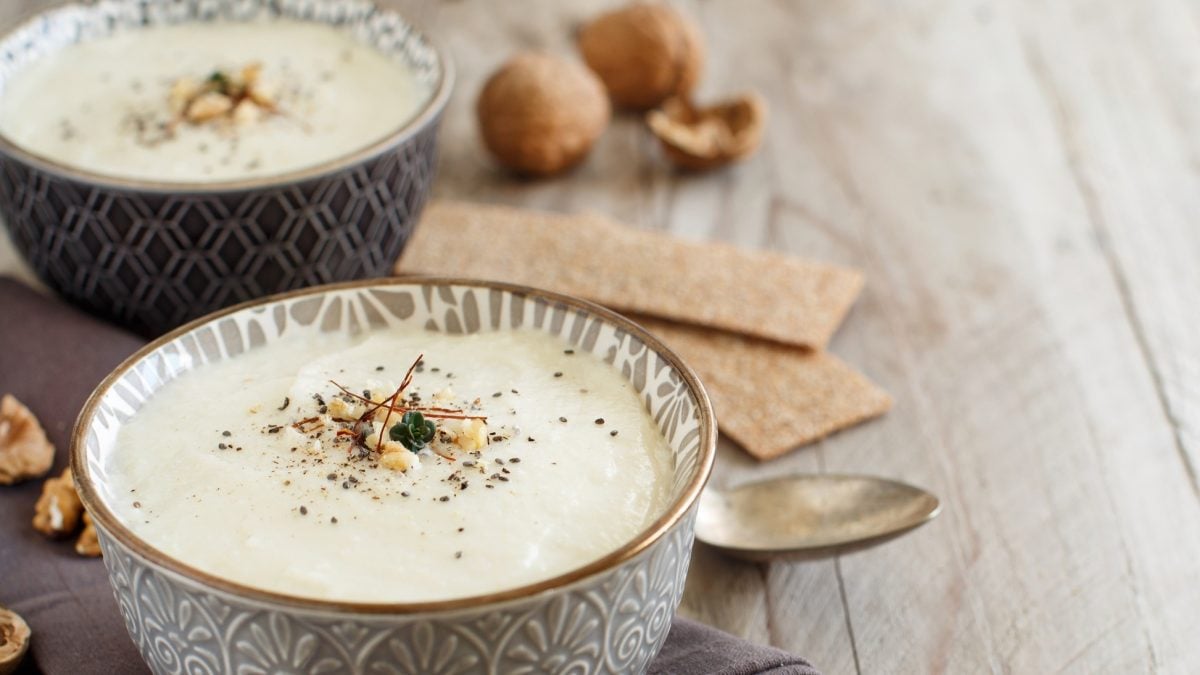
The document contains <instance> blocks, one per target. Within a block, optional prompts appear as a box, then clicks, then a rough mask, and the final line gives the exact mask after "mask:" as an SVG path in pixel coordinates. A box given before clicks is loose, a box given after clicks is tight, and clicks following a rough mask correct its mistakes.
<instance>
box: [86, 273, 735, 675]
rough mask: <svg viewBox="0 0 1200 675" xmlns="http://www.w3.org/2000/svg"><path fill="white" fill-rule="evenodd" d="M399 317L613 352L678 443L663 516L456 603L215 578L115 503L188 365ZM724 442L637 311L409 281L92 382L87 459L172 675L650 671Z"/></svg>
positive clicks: (279, 312) (508, 288) (151, 659)
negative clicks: (145, 409) (121, 471)
mask: <svg viewBox="0 0 1200 675" xmlns="http://www.w3.org/2000/svg"><path fill="white" fill-rule="evenodd" d="M396 325H409V326H419V327H425V328H427V329H429V330H434V331H444V332H449V333H473V332H477V331H490V330H509V329H512V328H521V327H523V328H530V329H535V330H541V331H545V332H547V333H550V334H551V335H555V336H558V337H560V338H561V339H562V340H563V341H564V342H565V343H566V344H568V345H570V346H572V347H573V348H574V349H576V350H579V351H587V352H591V353H594V354H597V355H599V356H601V357H602V358H604V359H605V360H606V361H608V362H609V363H611V364H613V366H614V367H615V368H616V369H617V370H619V371H620V372H621V373H622V374H623V375H624V376H625V377H626V378H628V380H629V381H630V382H631V383H633V386H634V388H635V389H636V390H637V391H638V392H639V393H640V395H641V397H642V399H643V400H644V402H645V404H646V406H647V409H648V410H649V411H650V413H651V415H652V416H653V418H654V420H655V422H656V423H657V424H658V426H659V428H660V429H661V430H662V432H663V434H664V435H665V436H666V438H667V440H668V444H669V446H670V448H671V450H672V453H673V459H674V478H673V485H672V496H671V500H670V503H669V505H668V506H667V508H666V510H665V512H664V513H663V515H662V517H660V518H659V519H658V520H656V521H655V522H654V523H653V524H652V525H651V526H650V527H648V528H647V529H645V530H644V531H643V532H641V533H639V534H638V535H637V536H636V537H635V538H634V539H633V540H632V541H630V542H628V543H627V544H626V545H624V546H622V547H621V548H620V549H618V550H616V551H614V552H612V553H611V554H609V555H606V556H604V557H603V558H601V559H599V560H596V561H593V562H591V563H589V564H587V565H585V566H583V567H580V568H578V569H575V570H572V571H570V572H568V573H566V574H563V575H561V576H557V577H554V578H552V579H548V580H545V581H542V582H539V583H536V584H532V585H529V586H525V587H521V588H515V589H511V590H506V591H501V592H497V593H492V594H488V595H482V596H477V597H469V598H461V599H454V600H447V601H440V602H422V603H407V604H395V603H393V604H364V603H346V602H329V601H321V600H312V599H307V598H302V597H294V596H288V595H283V594H279V593H272V592H267V591H262V590H258V589H255V588H250V587H247V586H243V585H240V584H238V583H235V582H232V581H228V580H225V579H221V578H218V577H214V576H212V575H209V574H206V573H204V572H201V571H199V570H196V569H194V568H192V567H190V566H188V565H187V564H185V563H183V562H181V561H179V560H176V559H174V558H172V557H171V556H169V555H167V554H165V553H163V552H162V551H159V550H157V549H155V548H154V547H153V546H151V545H149V544H148V543H146V542H145V541H142V540H141V539H139V538H138V537H137V536H136V535H135V534H133V532H131V531H130V530H129V529H128V528H127V527H125V525H123V524H122V523H121V522H120V521H119V520H118V519H117V518H116V516H114V515H113V511H112V510H111V509H110V508H109V507H108V504H107V503H106V496H105V495H106V493H107V490H106V489H105V481H106V476H105V466H106V464H107V462H106V458H107V457H109V456H110V455H111V454H112V453H115V452H120V447H119V445H118V443H117V433H118V431H119V429H120V428H121V425H122V424H123V423H124V422H125V421H126V420H128V419H129V417H130V416H131V415H132V414H133V413H134V412H135V411H136V410H137V409H138V408H139V407H140V406H141V405H142V404H143V403H144V402H145V401H146V400H147V399H149V398H151V397H153V396H154V393H155V392H156V391H157V390H158V389H160V388H161V387H162V386H163V385H165V384H166V383H168V382H170V381H171V380H172V379H173V378H175V377H178V376H179V375H180V374H181V373H183V372H186V371H188V370H191V369H193V368H195V367H197V366H199V365H200V364H203V363H207V362H210V361H220V360H223V359H227V358H230V357H232V356H236V355H237V354H240V353H242V352H244V351H246V350H253V349H258V348H261V347H263V346H264V345H267V344H269V343H271V342H272V341H273V340H276V339H278V338H279V337H280V336H283V335H289V336H290V335H295V334H297V333H299V334H305V333H308V334H317V333H323V332H325V333H327V332H337V331H346V332H350V333H363V332H370V331H374V330H380V329H386V328H387V327H389V326H396ZM715 445H716V421H715V419H714V417H713V413H712V409H711V406H710V404H709V401H708V398H707V396H706V395H705V393H704V389H703V388H702V386H701V385H700V382H699V380H698V379H697V378H696V375H695V374H694V373H693V372H692V370H691V369H690V368H688V367H687V366H686V365H685V364H684V363H683V362H682V361H680V359H679V358H678V357H677V356H675V354H673V353H672V352H671V351H670V350H668V349H667V348H666V347H664V346H663V345H662V343H660V342H659V341H658V340H657V339H656V338H654V337H653V336H651V335H650V334H648V333H647V332H646V331H645V330H643V329H642V328H640V327H639V326H637V325H636V324H634V323H633V322H631V321H629V320H628V319H626V318H624V317H621V316H620V315H618V314H615V313H613V312H611V311H608V310H606V309H604V308H602V307H599V306H597V305H594V304H591V303H588V302H585V301H582V300H578V299H575V298H571V297H567V296H563V295H558V294H555V293H549V292H546V291H539V290H535V289H531V288H526V287H521V286H514V285H509V284H501V283H492V282H480V281H465V280H450V279H393V280H389V281H361V282H352V283H350V284H343V285H335V286H326V287H321V288H315V289H309V290H305V291H299V292H294V293H289V294H286V295H280V296H275V297H271V298H266V299H264V300H260V301H255V302H252V303H248V304H244V305H240V306H238V307H234V308H231V309H227V310H224V311H221V312H219V313H216V314H213V315H211V316H209V317H207V318H204V319H201V320H199V321H197V322H193V323H191V324H188V325H186V326H183V327H181V328H179V329H177V330H175V331H173V332H172V333H169V334H168V335H165V336H163V337H162V338H160V339H158V340H155V341H154V342H152V343H150V344H149V345H147V346H146V347H145V348H143V349H142V350H140V351H139V352H138V353H136V354H134V355H133V356H132V357H130V358H129V359H128V360H127V361H126V362H125V363H123V364H122V365H121V366H119V367H118V368H117V369H116V370H115V371H114V372H113V373H112V374H111V375H110V376H109V377H108V378H107V379H105V380H104V382H103V383H101V384H100V386H99V387H98V388H97V389H96V391H95V392H94V393H93V394H92V397H91V398H90V399H89V400H88V402H87V404H86V405H85V406H84V408H83V412H82V413H81V414H80V417H79V420H78V422H77V424H76V428H75V434H74V438H73V443H72V448H71V464H72V467H73V469H74V472H75V481H76V485H77V486H78V488H79V494H80V497H81V498H82V499H83V503H84V505H85V506H86V507H87V510H88V511H89V512H90V513H91V514H92V517H93V519H94V521H95V524H96V529H97V531H98V533H99V536H100V545H101V548H102V549H103V551H104V561H105V564H106V565H107V566H108V571H109V577H110V581H111V583H112V586H113V590H114V591H115V593H116V597H117V601H118V603H119V605H120V608H121V614H122V615H123V617H124V619H125V624H126V626H127V627H128V629H129V634H130V636H131V637H132V638H133V641H134V643H136V644H137V647H138V649H139V650H140V651H141V653H142V656H143V657H144V658H145V659H146V662H147V663H148V664H149V665H150V667H151V669H152V670H153V671H154V672H156V673H190V674H198V673H272V672H296V673H300V672H311V673H467V672H487V673H572V674H583V673H601V672H613V673H616V672H621V673H625V672H641V671H643V670H645V668H646V667H647V665H648V664H649V663H650V660H651V659H652V658H653V657H654V655H655V654H656V653H657V652H658V650H659V648H660V647H661V646H662V643H663V641H664V639H665V638H666V636H667V631H668V630H669V629H670V626H671V619H672V617H673V615H674V613H675V609H676V607H677V606H678V604H679V600H680V597H681V595H682V593H683V584H684V578H685V576H686V575H687V568H688V560H689V558H690V555H691V548H692V535H693V525H694V522H695V516H696V504H697V499H698V497H699V495H700V491H701V489H702V488H703V487H704V483H705V482H706V481H707V479H708V475H709V472H710V470H711V468H712V462H713V457H714V452H715ZM228 554H229V555H230V556H236V555H237V551H229V553H228Z"/></svg>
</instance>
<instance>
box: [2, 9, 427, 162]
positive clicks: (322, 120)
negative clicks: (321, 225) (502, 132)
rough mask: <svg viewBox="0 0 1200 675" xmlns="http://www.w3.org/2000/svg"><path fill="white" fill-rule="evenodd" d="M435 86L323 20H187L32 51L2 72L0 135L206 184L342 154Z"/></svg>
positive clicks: (369, 139) (67, 155) (389, 128)
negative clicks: (23, 62) (10, 72)
mask: <svg viewBox="0 0 1200 675" xmlns="http://www.w3.org/2000/svg"><path fill="white" fill-rule="evenodd" d="M431 95H432V90H431V88H430V86H429V85H427V84H425V83H422V82H421V81H420V80H419V79H418V78H417V76H416V73H415V72H414V71H413V69H412V68H410V67H408V66H406V65H404V64H402V63H400V62H398V61H396V60H393V59H391V58H389V57H388V56H386V55H385V54H383V53H382V52H380V51H378V50H376V49H375V48H373V47H371V46H369V45H366V44H364V43H361V42H359V41H357V40H356V39H355V38H354V37H353V36H351V35H350V34H348V33H346V32H344V31H341V30H338V29H335V28H333V27H330V26H326V25H324V24H319V23H313V22H300V21H290V20H282V19H281V20H272V21H256V22H247V23H229V22H225V23H222V22H216V23H199V22H197V23H186V24H181V25H175V26H158V27H153V28H146V29H138V30H126V31H122V32H118V33H116V34H114V35H112V36H109V37H105V38H101V39H97V40H93V41H87V42H82V43H79V44H75V45H71V46H68V47H66V48H64V49H62V50H60V51H58V52H56V53H53V54H51V55H49V56H47V57H44V58H41V59H39V60H37V61H35V62H33V63H32V64H30V65H29V66H28V67H26V68H23V69H21V70H20V71H18V72H17V73H16V74H15V75H14V76H13V77H12V78H10V81H9V82H7V83H5V86H4V91H3V94H2V95H0V133H3V134H4V135H5V136H7V137H8V138H9V139H10V140H11V141H12V142H14V143H16V144H17V145H19V146H21V147H23V148H25V149H26V150H28V151H30V152H32V153H35V154H37V155H41V156H43V157H45V158H48V159H51V160H54V161H57V162H60V163H63V164H67V165H70V166H73V167H76V168H80V169H84V170H88V171H92V172H95V173H100V174H105V175H109V176H116V177H123V178H133V179H144V180H156V181H172V182H189V183H206V182H212V181H225V180H236V179H243V178H250V177H256V176H269V175H272V174H279V173H285V172H288V171H292V170H296V169H302V168H305V167H310V166H313V165H316V164H320V163H322V162H325V161H328V160H331V159H336V158H338V157H341V156H344V155H347V154H350V153H352V152H354V151H356V150H359V149H361V148H364V147H366V146H368V145H370V144H371V143H373V142H375V141H378V140H380V139H382V138H384V137H385V136H387V135H388V134H389V133H391V132H393V131H395V130H396V129H398V128H400V127H401V126H402V125H403V124H404V123H405V122H407V121H408V120H409V119H411V118H412V117H413V116H414V115H415V114H416V113H417V111H418V110H419V109H420V108H421V107H422V106H423V105H424V104H425V103H426V102H427V101H428V100H429V98H430V96H431Z"/></svg>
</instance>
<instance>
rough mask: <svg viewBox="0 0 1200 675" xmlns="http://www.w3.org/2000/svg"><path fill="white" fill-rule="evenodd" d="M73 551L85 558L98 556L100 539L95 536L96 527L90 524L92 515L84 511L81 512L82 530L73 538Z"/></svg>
mask: <svg viewBox="0 0 1200 675" xmlns="http://www.w3.org/2000/svg"><path fill="white" fill-rule="evenodd" d="M75 552H76V553H78V554H79V555H81V556H84V557H87V558H99V557H100V539H99V538H98V537H97V536H96V527H95V526H94V525H92V516H91V515H90V514H88V513H87V512H86V511H85V512H84V514H83V532H80V533H79V538H78V539H76V540H75Z"/></svg>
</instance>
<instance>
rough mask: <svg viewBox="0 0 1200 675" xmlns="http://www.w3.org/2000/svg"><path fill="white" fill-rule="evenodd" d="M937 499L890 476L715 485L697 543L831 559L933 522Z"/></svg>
mask: <svg viewBox="0 0 1200 675" xmlns="http://www.w3.org/2000/svg"><path fill="white" fill-rule="evenodd" d="M940 511H941V502H939V501H938V498H937V497H935V496H934V495H932V494H930V493H929V492H926V491H925V490H922V489H920V488H917V487H913V486H912V485H908V484H906V483H901V482H899V481H894V480H889V479H886V478H876V477H872V476H854V475H839V474H820V475H798V476H791V477H787V478H775V479H769V480H765V481H760V482H754V483H747V484H744V485H740V486H737V487H734V488H731V489H728V490H718V489H716V488H708V489H707V490H705V492H704V494H703V495H702V496H701V497H700V507H699V513H698V514H697V517H696V538H697V539H699V540H700V541H703V542H704V543H706V544H708V545H710V546H714V547H716V548H719V549H722V550H724V551H725V552H727V553H730V554H731V555H735V556H738V557H743V558H749V559H762V558H766V557H770V556H773V555H780V554H807V555H826V554H832V553H836V552H841V551H844V550H846V549H848V548H851V547H862V546H867V545H872V544H877V543H880V542H882V541H885V540H887V539H890V538H892V537H894V536H896V535H899V534H902V533H904V532H907V531H909V530H911V529H913V528H915V527H918V526H920V525H922V524H924V523H927V522H929V521H930V520H932V519H933V518H935V517H936V516H937V515H938V513H939V512H940Z"/></svg>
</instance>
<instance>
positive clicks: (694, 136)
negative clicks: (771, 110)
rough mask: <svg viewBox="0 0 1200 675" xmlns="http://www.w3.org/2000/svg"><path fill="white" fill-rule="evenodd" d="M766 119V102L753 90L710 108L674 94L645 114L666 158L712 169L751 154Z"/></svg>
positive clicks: (757, 142)
mask: <svg viewBox="0 0 1200 675" xmlns="http://www.w3.org/2000/svg"><path fill="white" fill-rule="evenodd" d="M766 120H767V104H766V102H765V101H763V99H762V97H760V96H759V95H758V94H754V93H750V94H745V95H743V96H740V97H738V98H736V99H733V100H730V101H725V102H722V103H719V104H717V105H714V106H710V107H707V108H696V107H695V106H693V105H692V104H691V103H689V102H687V101H686V100H684V99H682V98H673V99H670V100H668V101H667V102H666V103H664V104H663V106H662V108H660V109H658V110H654V111H652V112H650V113H649V114H648V115H647V116H646V123H647V124H648V125H650V130H651V131H653V132H654V135H655V136H657V137H658V140H659V141H660V142H661V143H662V146H663V151H664V152H665V153H666V155H667V158H668V159H670V160H671V161H672V162H673V163H675V164H676V165H677V166H679V167H681V168H684V169H691V170H704V169H712V168H715V167H718V166H722V165H725V164H729V163H730V162H735V161H737V160H740V159H744V158H746V157H748V156H750V155H751V154H753V153H754V151H755V150H757V149H758V146H759V144H760V143H761V142H762V135H763V128H764V127H765V126H766Z"/></svg>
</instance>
